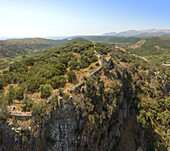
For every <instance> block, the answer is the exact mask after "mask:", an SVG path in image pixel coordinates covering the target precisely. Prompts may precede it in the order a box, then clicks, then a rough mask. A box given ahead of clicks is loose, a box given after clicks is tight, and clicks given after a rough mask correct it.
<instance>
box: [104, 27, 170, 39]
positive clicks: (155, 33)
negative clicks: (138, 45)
mask: <svg viewBox="0 0 170 151" xmlns="http://www.w3.org/2000/svg"><path fill="white" fill-rule="evenodd" d="M167 35H170V29H149V30H140V31H137V30H128V31H123V32H118V33H116V32H110V33H104V34H103V36H118V37H163V36H167Z"/></svg>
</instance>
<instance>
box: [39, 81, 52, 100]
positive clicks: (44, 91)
mask: <svg viewBox="0 0 170 151" xmlns="http://www.w3.org/2000/svg"><path fill="white" fill-rule="evenodd" d="M52 90H53V88H52V86H51V85H48V84H45V85H41V86H40V92H41V97H42V98H47V97H49V96H50V95H51V92H52Z"/></svg>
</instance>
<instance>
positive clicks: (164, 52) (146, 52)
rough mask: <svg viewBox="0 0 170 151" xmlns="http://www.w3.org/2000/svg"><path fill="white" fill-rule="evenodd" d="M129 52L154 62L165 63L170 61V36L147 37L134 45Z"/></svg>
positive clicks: (129, 48)
mask: <svg viewBox="0 0 170 151" xmlns="http://www.w3.org/2000/svg"><path fill="white" fill-rule="evenodd" d="M127 50H129V52H131V53H134V54H136V55H139V56H144V57H145V58H147V59H148V60H150V61H152V62H154V63H161V64H162V63H165V62H169V61H170V36H167V37H153V38H146V39H144V40H142V41H141V42H138V43H136V44H134V45H132V46H129V47H128V49H127Z"/></svg>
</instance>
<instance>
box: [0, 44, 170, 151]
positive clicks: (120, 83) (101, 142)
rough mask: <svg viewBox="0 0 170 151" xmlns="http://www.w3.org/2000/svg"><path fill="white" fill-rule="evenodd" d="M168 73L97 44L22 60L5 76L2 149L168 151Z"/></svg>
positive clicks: (0, 83)
mask: <svg viewBox="0 0 170 151" xmlns="http://www.w3.org/2000/svg"><path fill="white" fill-rule="evenodd" d="M169 73H170V72H169V69H167V68H165V67H163V66H158V65H155V64H151V63H149V62H146V61H145V60H143V59H141V58H139V57H136V56H134V55H131V54H129V53H128V52H126V51H122V50H120V49H119V48H116V47H114V46H110V45H108V44H102V43H94V42H78V43H77V42H73V43H71V44H67V45H66V46H63V47H60V48H50V49H47V50H45V51H43V52H41V53H40V54H36V55H33V56H31V57H29V58H26V59H23V60H21V61H15V62H14V63H12V64H11V65H10V66H9V69H8V70H6V71H4V72H3V74H1V75H0V92H1V96H0V107H1V109H0V118H1V121H0V127H1V131H0V132H1V133H0V136H1V137H0V142H1V144H2V145H1V147H2V148H3V149H4V150H5V149H6V150H18V151H20V150H26V151H27V150H31V149H32V148H34V150H62V149H63V148H64V150H66V151H75V150H93V149H94V151H97V150H106V149H107V150H115V151H136V150H141V149H142V150H160V151H165V150H166V149H167V147H168V146H169V144H170V137H169V136H170V131H169V123H170V119H169V116H170V109H169V106H170V104H169V103H170V100H169V99H170V98H169V90H170V85H169V77H170V75H169ZM9 137H10V140H11V141H7V140H9ZM92 148H93V149H92Z"/></svg>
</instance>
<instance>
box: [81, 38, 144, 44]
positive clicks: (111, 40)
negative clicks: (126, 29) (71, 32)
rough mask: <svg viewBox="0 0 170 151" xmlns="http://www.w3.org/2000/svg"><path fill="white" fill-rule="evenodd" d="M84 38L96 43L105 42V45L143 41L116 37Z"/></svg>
mask: <svg viewBox="0 0 170 151" xmlns="http://www.w3.org/2000/svg"><path fill="white" fill-rule="evenodd" d="M83 38H85V39H88V40H89V41H94V42H104V43H115V44H117V43H124V44H134V43H136V42H138V41H140V40H141V38H136V37H115V36H84V37H83Z"/></svg>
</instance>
